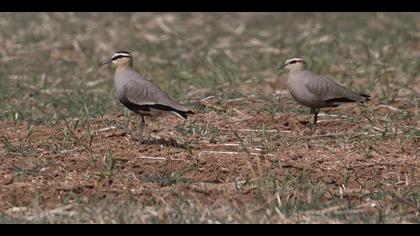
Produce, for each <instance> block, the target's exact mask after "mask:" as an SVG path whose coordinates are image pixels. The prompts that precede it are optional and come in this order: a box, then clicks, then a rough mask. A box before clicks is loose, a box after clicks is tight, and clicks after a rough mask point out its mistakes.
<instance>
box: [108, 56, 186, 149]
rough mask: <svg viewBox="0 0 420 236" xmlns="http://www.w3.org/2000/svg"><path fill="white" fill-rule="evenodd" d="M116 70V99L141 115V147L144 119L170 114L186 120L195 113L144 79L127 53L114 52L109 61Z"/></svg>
mask: <svg viewBox="0 0 420 236" xmlns="http://www.w3.org/2000/svg"><path fill="white" fill-rule="evenodd" d="M110 63H112V64H113V65H115V66H116V67H117V69H116V71H115V81H114V82H115V89H116V92H117V97H118V100H119V101H120V102H121V103H122V104H123V105H124V106H125V107H127V108H128V109H129V110H131V111H133V112H134V113H136V114H138V115H140V116H141V121H140V134H139V142H140V144H143V131H144V126H145V121H144V117H145V116H151V117H156V116H159V115H162V114H167V113H171V114H174V115H177V116H179V117H181V118H182V119H187V117H188V114H194V113H193V112H192V111H191V110H190V109H188V108H186V107H185V106H183V105H181V104H180V103H179V102H177V101H175V100H174V99H172V98H170V97H169V96H168V95H167V94H166V93H165V92H164V91H162V90H161V89H160V88H159V87H158V86H156V85H154V84H153V83H152V82H151V81H149V80H146V79H145V78H144V77H142V76H141V75H139V74H138V73H137V72H136V71H134V70H133V56H131V54H130V53H129V52H127V51H117V52H116V53H115V54H114V55H113V56H112V58H111V60H109V61H107V62H105V63H103V64H104V65H105V64H110Z"/></svg>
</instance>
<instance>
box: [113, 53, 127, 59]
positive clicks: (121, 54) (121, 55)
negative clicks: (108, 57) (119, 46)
mask: <svg viewBox="0 0 420 236" xmlns="http://www.w3.org/2000/svg"><path fill="white" fill-rule="evenodd" d="M115 57H131V55H130V54H127V53H115V54H114V55H113V56H112V58H115Z"/></svg>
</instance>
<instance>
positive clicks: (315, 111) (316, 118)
mask: <svg viewBox="0 0 420 236" xmlns="http://www.w3.org/2000/svg"><path fill="white" fill-rule="evenodd" d="M318 113H319V108H311V114H312V115H314V122H313V123H312V129H311V130H312V133H315V131H316V129H317V128H318Z"/></svg>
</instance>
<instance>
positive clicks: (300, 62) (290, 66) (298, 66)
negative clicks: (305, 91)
mask: <svg viewBox="0 0 420 236" xmlns="http://www.w3.org/2000/svg"><path fill="white" fill-rule="evenodd" d="M277 68H279V69H280V68H284V69H286V70H288V71H301V70H306V62H305V60H304V59H303V58H300V57H294V58H290V59H288V60H287V61H286V62H285V63H284V65H281V66H278V67H277Z"/></svg>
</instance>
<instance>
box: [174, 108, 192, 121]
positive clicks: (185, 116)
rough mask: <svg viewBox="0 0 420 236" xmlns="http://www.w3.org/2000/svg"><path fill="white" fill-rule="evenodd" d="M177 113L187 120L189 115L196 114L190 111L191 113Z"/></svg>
mask: <svg viewBox="0 0 420 236" xmlns="http://www.w3.org/2000/svg"><path fill="white" fill-rule="evenodd" d="M176 113H178V114H179V115H180V116H182V118H184V119H187V118H188V115H193V114H194V112H193V111H191V110H189V111H178V110H177V111H176Z"/></svg>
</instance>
